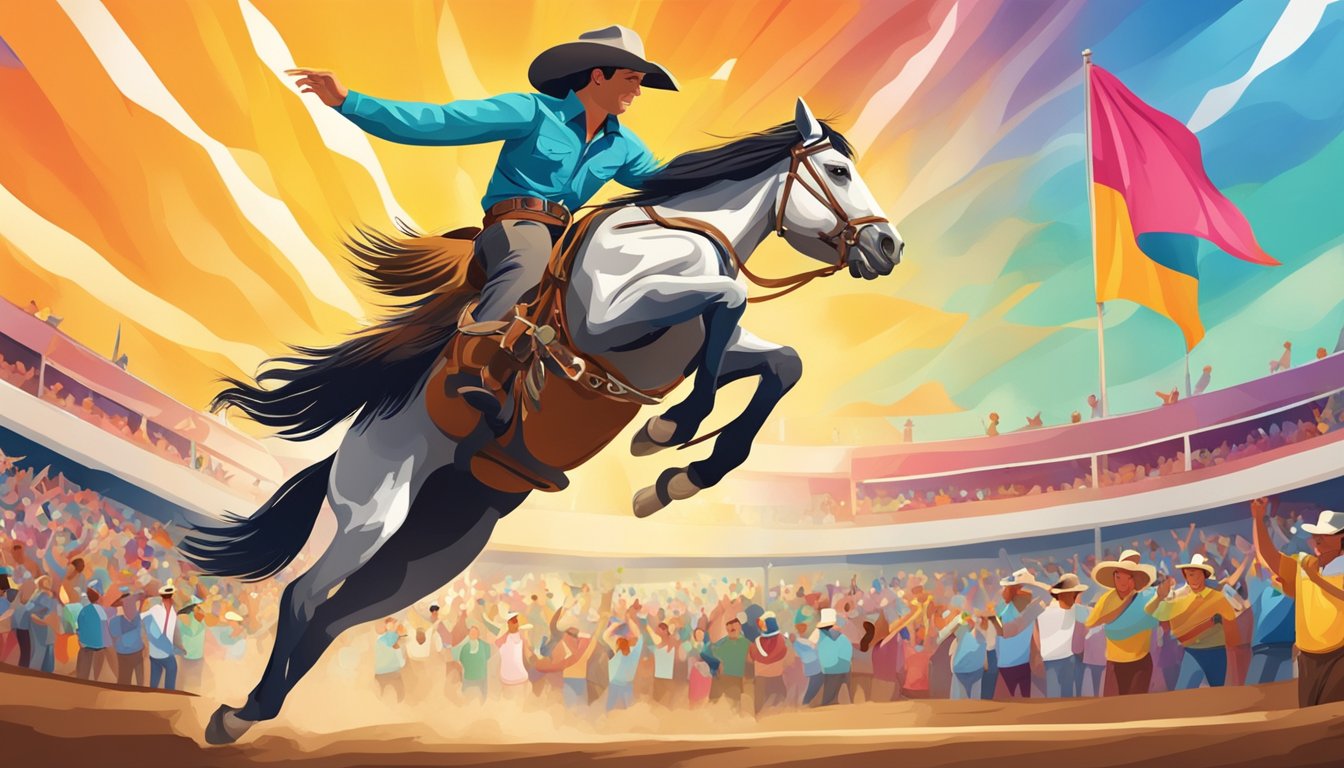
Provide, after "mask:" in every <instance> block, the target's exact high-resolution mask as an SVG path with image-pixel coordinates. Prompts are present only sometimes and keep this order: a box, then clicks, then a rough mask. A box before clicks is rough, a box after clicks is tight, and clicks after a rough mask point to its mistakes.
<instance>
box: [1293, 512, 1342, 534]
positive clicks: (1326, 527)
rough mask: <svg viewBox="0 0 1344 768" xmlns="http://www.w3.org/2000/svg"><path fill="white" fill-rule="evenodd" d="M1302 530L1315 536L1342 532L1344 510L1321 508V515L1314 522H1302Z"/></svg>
mask: <svg viewBox="0 0 1344 768" xmlns="http://www.w3.org/2000/svg"><path fill="white" fill-rule="evenodd" d="M1302 530H1304V531H1306V532H1307V533H1310V534H1313V535H1316V536H1333V535H1335V534H1337V533H1344V512H1332V511H1331V510H1328V509H1325V510H1321V516H1320V517H1319V518H1318V519H1317V520H1316V522H1315V523H1303V524H1302Z"/></svg>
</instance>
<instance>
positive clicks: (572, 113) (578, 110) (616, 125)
mask: <svg viewBox="0 0 1344 768" xmlns="http://www.w3.org/2000/svg"><path fill="white" fill-rule="evenodd" d="M555 114H556V116H557V117H559V118H560V121H561V122H565V123H572V122H574V121H575V120H581V118H582V117H583V115H584V108H583V102H582V101H580V100H579V94H578V93H576V92H574V91H570V92H569V95H568V96H566V97H565V100H564V101H562V102H560V106H559V108H558V109H556V110H555ZM620 131H621V121H620V120H618V119H616V116H615V115H607V120H606V122H604V123H603V124H602V133H600V134H598V137H600V136H602V134H606V133H612V134H615V133H620ZM595 138H596V137H595Z"/></svg>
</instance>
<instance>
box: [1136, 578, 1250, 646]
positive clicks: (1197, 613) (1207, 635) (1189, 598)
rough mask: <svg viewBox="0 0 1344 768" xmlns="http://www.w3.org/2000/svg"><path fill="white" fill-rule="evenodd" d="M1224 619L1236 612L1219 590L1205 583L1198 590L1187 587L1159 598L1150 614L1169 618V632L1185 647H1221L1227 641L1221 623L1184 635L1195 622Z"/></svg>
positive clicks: (1156, 617) (1163, 619)
mask: <svg viewBox="0 0 1344 768" xmlns="http://www.w3.org/2000/svg"><path fill="white" fill-rule="evenodd" d="M1214 616H1221V617H1223V621H1224V622H1228V621H1235V620H1236V618H1237V612H1236V610H1235V609H1233V607H1232V603H1230V602H1228V600H1227V595H1224V594H1223V593H1222V592H1221V591H1219V590H1216V589H1212V588H1209V587H1205V588H1203V589H1201V590H1199V591H1198V592H1196V591H1194V590H1193V589H1187V590H1185V591H1184V593H1183V594H1179V595H1176V596H1175V597H1173V598H1172V599H1170V600H1163V601H1162V602H1161V603H1160V604H1159V605H1158V606H1157V608H1156V609H1155V610H1154V611H1153V618H1155V619H1157V620H1158V621H1170V622H1171V634H1173V635H1175V636H1176V638H1177V639H1178V640H1180V641H1181V645H1183V646H1185V647H1186V648H1221V647H1223V646H1225V645H1226V644H1227V640H1226V637H1225V635H1224V633H1223V625H1222V624H1214V625H1213V626H1212V627H1210V628H1209V629H1207V630H1205V631H1204V632H1201V633H1200V634H1199V635H1198V636H1196V637H1186V635H1189V634H1190V632H1191V631H1193V630H1195V629H1196V628H1198V627H1199V625H1201V624H1203V623H1204V622H1206V621H1208V620H1209V619H1211V618H1213V617H1214Z"/></svg>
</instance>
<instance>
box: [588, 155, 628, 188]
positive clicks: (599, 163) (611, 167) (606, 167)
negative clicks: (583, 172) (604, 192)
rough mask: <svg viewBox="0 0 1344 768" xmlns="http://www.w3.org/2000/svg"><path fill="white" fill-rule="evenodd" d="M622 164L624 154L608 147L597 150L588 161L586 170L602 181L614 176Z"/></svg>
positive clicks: (623, 162)
mask: <svg viewBox="0 0 1344 768" xmlns="http://www.w3.org/2000/svg"><path fill="white" fill-rule="evenodd" d="M624 164H625V156H624V154H623V153H621V152H618V151H615V150H610V149H609V150H606V151H604V152H599V153H598V154H596V155H594V156H593V158H592V159H591V160H589V161H588V172H589V173H591V174H592V175H593V176H594V177H596V178H598V179H600V180H602V181H610V180H612V179H613V178H615V177H616V174H617V173H619V172H620V170H621V166H622V165H624Z"/></svg>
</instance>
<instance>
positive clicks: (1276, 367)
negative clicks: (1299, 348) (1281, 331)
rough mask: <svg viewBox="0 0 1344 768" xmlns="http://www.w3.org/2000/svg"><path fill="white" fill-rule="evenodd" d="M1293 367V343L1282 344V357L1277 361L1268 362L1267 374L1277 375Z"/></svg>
mask: <svg viewBox="0 0 1344 768" xmlns="http://www.w3.org/2000/svg"><path fill="white" fill-rule="evenodd" d="M1292 367H1293V342H1291V341H1285V342H1283V355H1281V356H1280V357H1279V359H1278V360H1270V361H1269V372H1270V373H1278V372H1279V371H1286V370H1288V369H1289V368H1292Z"/></svg>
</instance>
